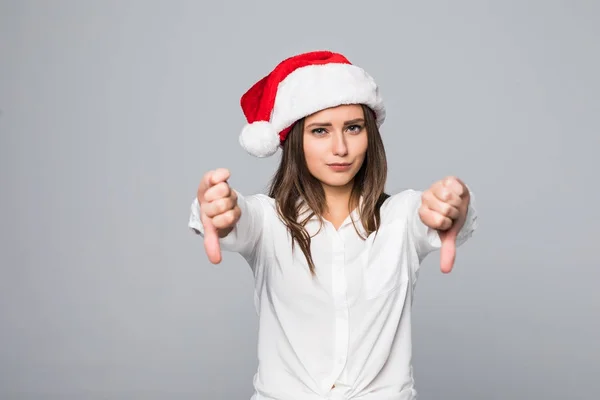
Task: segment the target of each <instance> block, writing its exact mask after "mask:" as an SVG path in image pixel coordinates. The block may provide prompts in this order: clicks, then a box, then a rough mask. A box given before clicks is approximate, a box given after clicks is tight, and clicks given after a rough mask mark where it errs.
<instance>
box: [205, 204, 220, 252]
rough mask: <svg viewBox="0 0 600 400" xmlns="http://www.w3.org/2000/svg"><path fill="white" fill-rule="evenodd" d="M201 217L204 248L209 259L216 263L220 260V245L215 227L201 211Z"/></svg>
mask: <svg viewBox="0 0 600 400" xmlns="http://www.w3.org/2000/svg"><path fill="white" fill-rule="evenodd" d="M201 218H202V225H203V226H204V250H205V251H206V255H207V256H208V259H209V261H210V262H211V263H213V264H218V263H220V262H221V245H220V244H219V234H218V233H217V228H216V227H215V226H214V225H213V223H212V220H211V219H210V218H209V217H207V216H206V214H204V213H202V214H201Z"/></svg>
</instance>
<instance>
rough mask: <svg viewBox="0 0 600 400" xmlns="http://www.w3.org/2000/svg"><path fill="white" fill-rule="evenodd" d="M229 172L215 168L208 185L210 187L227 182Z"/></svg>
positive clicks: (225, 169)
mask: <svg viewBox="0 0 600 400" xmlns="http://www.w3.org/2000/svg"><path fill="white" fill-rule="evenodd" d="M230 175H231V174H230V173H229V170H228V169H227V168H217V169H216V170H215V172H214V173H213V174H212V176H211V179H210V183H211V185H212V186H214V185H216V184H218V183H221V182H225V181H227V179H229V176H230Z"/></svg>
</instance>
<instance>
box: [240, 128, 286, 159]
mask: <svg viewBox="0 0 600 400" xmlns="http://www.w3.org/2000/svg"><path fill="white" fill-rule="evenodd" d="M240 144H241V145H242V147H243V148H244V149H245V150H246V151H247V152H248V153H250V154H251V155H253V156H255V157H261V158H262V157H269V156H271V155H273V154H275V152H276V151H277V149H278V148H279V135H278V134H277V132H276V131H275V128H274V127H273V125H271V123H270V122H268V121H256V122H253V123H251V124H247V125H246V126H244V129H242V133H241V134H240Z"/></svg>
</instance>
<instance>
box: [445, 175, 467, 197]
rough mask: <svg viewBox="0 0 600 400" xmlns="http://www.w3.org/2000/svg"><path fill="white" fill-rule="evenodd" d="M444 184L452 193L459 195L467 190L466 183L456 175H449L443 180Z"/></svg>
mask: <svg viewBox="0 0 600 400" xmlns="http://www.w3.org/2000/svg"><path fill="white" fill-rule="evenodd" d="M442 186H443V187H444V188H446V189H448V190H450V191H451V192H452V193H455V194H457V195H458V196H459V197H462V196H463V194H464V192H465V187H464V184H463V183H462V181H461V180H460V179H458V178H457V177H455V176H448V177H446V178H444V179H443V180H442Z"/></svg>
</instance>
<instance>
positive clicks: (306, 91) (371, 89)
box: [271, 63, 385, 132]
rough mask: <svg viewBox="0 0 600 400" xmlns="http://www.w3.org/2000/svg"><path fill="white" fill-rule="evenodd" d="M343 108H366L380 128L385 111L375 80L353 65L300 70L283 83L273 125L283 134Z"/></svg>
mask: <svg viewBox="0 0 600 400" xmlns="http://www.w3.org/2000/svg"><path fill="white" fill-rule="evenodd" d="M343 104H365V105H367V106H369V107H370V108H371V109H373V111H375V113H376V115H377V124H378V125H379V126H380V125H381V124H382V123H383V121H384V120H385V107H384V104H383V100H382V98H381V96H380V93H379V88H378V86H377V84H376V83H375V80H374V79H373V78H372V77H371V76H370V75H369V74H367V73H366V72H365V71H364V70H363V69H362V68H360V67H358V66H356V65H351V64H337V63H331V64H323V65H310V66H306V67H303V68H298V69H297V70H295V71H294V72H292V73H290V74H289V75H288V76H287V77H286V78H285V79H283V80H282V81H281V83H279V86H278V89H277V95H276V97H275V105H274V107H273V113H272V115H271V124H272V125H273V127H274V129H275V130H276V131H277V132H279V131H281V130H283V129H285V128H286V127H288V126H290V125H291V124H293V123H294V122H296V121H297V120H299V119H300V118H303V117H306V116H308V115H311V114H314V113H316V112H318V111H321V110H324V109H326V108H330V107H336V106H339V105H343Z"/></svg>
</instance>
